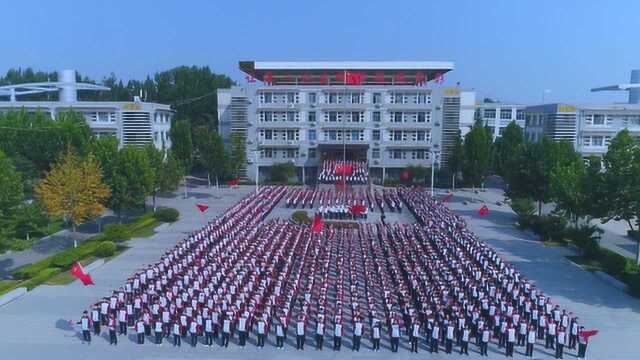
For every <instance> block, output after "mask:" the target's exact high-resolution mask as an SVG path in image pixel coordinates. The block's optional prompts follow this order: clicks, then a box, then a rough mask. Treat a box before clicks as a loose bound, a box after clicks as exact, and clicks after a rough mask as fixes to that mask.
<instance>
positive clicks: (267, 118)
mask: <svg viewBox="0 0 640 360" xmlns="http://www.w3.org/2000/svg"><path fill="white" fill-rule="evenodd" d="M264 121H267V122H271V121H273V113H272V112H271V111H266V112H265V113H264Z"/></svg>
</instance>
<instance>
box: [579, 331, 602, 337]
mask: <svg viewBox="0 0 640 360" xmlns="http://www.w3.org/2000/svg"><path fill="white" fill-rule="evenodd" d="M597 334H598V330H596V329H593V330H583V331H580V332H579V333H578V335H580V336H582V337H586V338H588V337H591V336H594V335H597Z"/></svg>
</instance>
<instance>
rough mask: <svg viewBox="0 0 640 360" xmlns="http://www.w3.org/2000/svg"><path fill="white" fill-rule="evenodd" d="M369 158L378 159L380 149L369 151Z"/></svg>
mask: <svg viewBox="0 0 640 360" xmlns="http://www.w3.org/2000/svg"><path fill="white" fill-rule="evenodd" d="M371 157H372V158H374V159H380V149H373V150H371Z"/></svg>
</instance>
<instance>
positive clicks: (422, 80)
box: [416, 71, 427, 86]
mask: <svg viewBox="0 0 640 360" xmlns="http://www.w3.org/2000/svg"><path fill="white" fill-rule="evenodd" d="M426 82H427V78H426V76H424V73H423V72H422V71H418V72H417V73H416V85H418V86H422V85H424V84H425V83H426Z"/></svg>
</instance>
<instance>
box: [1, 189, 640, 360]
mask: <svg viewBox="0 0 640 360" xmlns="http://www.w3.org/2000/svg"><path fill="white" fill-rule="evenodd" d="M253 190H254V188H253V187H240V188H238V189H207V188H206V187H199V188H194V189H191V191H190V193H189V198H187V199H183V198H182V196H180V195H177V196H176V197H174V198H163V199H160V201H159V203H160V205H165V206H170V207H174V208H177V209H178V210H179V211H180V213H181V218H180V220H179V221H177V222H176V223H174V224H165V225H162V226H160V227H159V228H157V229H156V231H157V234H156V235H154V236H152V237H149V238H145V239H133V240H131V241H130V242H129V246H131V248H130V249H129V250H128V251H126V252H125V253H123V254H122V255H120V256H118V257H117V258H115V259H114V260H112V261H110V262H108V263H106V264H105V265H103V266H101V267H99V268H97V269H95V270H93V271H92V273H91V275H92V277H93V278H94V280H95V283H96V286H89V287H84V286H83V285H82V284H81V283H80V282H78V281H76V282H73V283H71V284H69V285H66V286H46V285H45V286H40V287H38V288H36V289H34V290H33V291H31V292H29V293H28V294H27V295H25V296H24V297H22V298H20V299H18V300H16V301H14V302H12V303H9V304H7V305H5V306H2V307H0V324H2V326H0V349H2V351H3V355H2V358H6V359H65V360H66V359H88V358H91V359H113V358H114V357H116V358H118V359H205V358H216V359H217V358H220V359H246V358H252V357H255V356H262V357H267V358H273V359H276V358H277V359H300V358H309V357H311V358H314V359H324V358H326V359H330V358H331V359H333V358H340V359H347V358H372V359H373V358H376V359H382V358H387V357H393V358H398V359H407V358H416V359H417V358H423V357H429V358H434V359H438V358H442V359H444V358H450V357H459V355H457V353H456V354H453V355H447V354H445V353H443V352H441V353H439V354H433V355H431V354H428V352H427V350H426V348H425V347H424V345H423V347H422V348H421V349H420V353H418V354H417V355H416V354H411V353H410V352H409V345H408V342H407V341H406V337H403V339H402V342H401V349H400V351H399V352H398V353H391V352H390V351H389V349H388V343H383V349H382V351H381V352H379V353H373V352H371V351H370V350H369V342H368V341H366V340H364V338H363V347H362V350H361V351H360V352H359V353H354V352H352V351H351V350H350V349H348V345H347V346H346V347H343V349H342V351H341V352H339V353H338V352H333V351H331V350H330V349H327V348H325V350H324V351H316V350H315V349H314V348H313V346H312V344H311V339H310V338H311V337H310V336H307V345H308V346H307V348H306V350H305V351H304V353H301V352H299V351H296V350H295V337H294V336H293V335H290V336H289V337H288V340H287V345H285V348H284V349H283V350H277V349H276V348H275V347H274V339H273V337H272V336H271V337H270V338H269V339H268V341H267V344H266V347H265V348H264V349H262V350H260V349H258V348H257V347H255V346H254V345H255V338H253V337H252V339H251V341H250V342H249V346H247V347H246V348H240V347H238V346H237V345H235V344H232V345H230V346H229V348H226V349H221V348H220V347H218V346H215V345H214V347H212V348H208V347H205V346H202V345H199V346H198V347H196V348H195V349H194V348H191V347H189V346H188V345H187V344H183V346H182V347H181V348H174V347H173V346H171V345H169V344H168V343H165V344H164V345H162V346H161V347H158V346H156V345H153V344H150V343H149V342H147V343H146V344H145V345H137V344H136V339H135V334H131V333H130V334H129V337H128V338H125V337H124V336H120V339H119V344H118V346H117V347H113V346H109V342H108V338H107V335H106V332H103V335H102V337H103V338H102V339H94V341H93V342H92V343H91V345H86V344H82V342H81V335H80V334H79V332H78V327H77V326H73V327H72V326H71V325H69V323H68V320H69V319H74V320H76V321H77V320H78V319H79V315H80V314H81V312H82V310H85V309H87V308H88V306H89V305H90V304H92V303H94V302H95V301H96V300H97V299H99V298H101V297H102V296H105V295H108V294H110V293H111V291H112V290H113V289H114V288H118V287H120V286H122V285H123V284H124V282H125V279H126V278H128V277H129V276H130V275H131V274H132V273H134V272H135V271H137V270H139V269H141V268H143V267H146V265H147V264H150V263H152V262H155V261H157V260H158V259H159V258H160V256H161V255H162V254H163V253H164V252H165V251H166V250H167V249H169V248H171V247H173V245H175V243H176V242H177V241H178V240H179V239H181V238H183V237H184V236H185V234H187V233H189V232H190V231H192V230H195V229H198V228H200V226H202V225H203V224H204V223H205V222H206V220H207V219H208V218H209V217H213V216H215V215H217V214H219V213H221V212H222V211H223V210H225V209H226V208H228V207H230V206H231V205H232V204H234V203H236V202H237V201H238V200H239V199H240V198H241V197H243V196H245V195H246V194H248V193H249V192H251V191H253ZM479 199H481V200H486V201H487V203H488V206H489V209H490V214H489V216H487V217H479V216H478V215H477V213H476V212H477V208H478V207H479V204H480V202H479V201H480V200H479ZM497 200H501V195H500V193H498V192H494V191H492V190H489V191H487V192H482V193H480V194H473V193H471V192H468V191H458V192H456V196H454V197H453V199H452V201H451V202H450V205H449V206H450V207H451V209H453V210H455V211H456V212H457V213H458V214H460V215H462V216H464V217H465V218H466V219H467V220H468V226H469V227H470V228H471V230H473V231H474V232H476V233H477V234H478V235H479V236H480V238H481V239H483V240H484V241H486V242H487V243H488V244H490V245H491V246H492V247H494V249H496V250H497V251H498V252H499V253H500V254H501V255H502V256H503V257H504V258H505V260H507V261H509V262H512V263H514V264H515V265H516V267H517V268H518V269H519V270H520V271H521V272H522V273H523V274H524V275H526V276H527V277H528V278H529V279H531V280H533V281H534V282H535V283H536V284H537V286H538V287H539V288H540V289H541V290H542V291H544V292H545V293H546V294H548V295H549V296H551V298H552V300H553V302H555V303H558V304H560V306H561V307H562V308H567V309H569V310H570V311H573V312H574V313H576V314H577V315H578V316H579V317H580V320H581V323H582V324H585V326H586V327H587V328H596V329H599V330H600V334H598V335H597V336H596V337H593V338H591V343H590V345H589V350H588V353H587V354H588V355H587V358H588V359H634V358H636V357H637V349H636V347H635V343H634V340H636V339H637V338H639V336H640V325H639V324H640V301H639V300H637V299H635V298H632V297H630V296H629V295H627V294H625V293H623V292H621V291H620V290H617V289H616V288H615V287H613V286H611V285H609V284H608V283H606V282H603V281H602V280H600V279H599V278H597V277H595V276H594V275H592V274H591V273H589V272H586V271H583V270H582V269H580V268H578V267H577V266H575V265H573V264H572V263H571V262H569V261H568V260H567V259H566V258H565V256H566V255H569V254H570V250H569V249H566V248H558V247H546V246H543V245H541V244H540V243H539V242H537V241H535V240H534V237H533V235H531V234H528V233H524V232H521V231H518V230H516V229H515V228H514V227H513V216H514V215H513V213H512V212H511V211H510V210H509V209H508V208H507V207H506V206H504V205H503V206H497V205H494V204H495V202H496V201H497ZM463 201H467V204H466V205H465V204H463ZM198 202H199V203H206V204H208V205H209V206H210V209H209V210H208V212H207V213H206V215H207V217H206V218H205V217H204V216H202V215H200V214H199V213H198V212H197V210H196V209H195V203H198ZM291 212H292V210H291V209H285V208H284V207H283V206H282V204H280V205H279V206H278V207H277V208H276V209H274V212H273V213H272V214H271V216H280V217H286V216H289V215H290V213H291ZM403 214H404V213H403ZM388 220H390V221H395V220H398V221H408V220H410V219H408V217H407V218H405V217H404V215H403V216H402V217H398V218H397V219H388ZM290 331H291V329H290ZM345 340H346V339H345ZM469 350H470V356H469V358H472V359H473V358H476V359H479V358H480V356H479V353H478V352H477V348H476V346H475V345H470V349H469ZM573 354H574V352H572V353H571V354H568V353H565V359H571V358H575V357H574V355H573ZM489 357H490V358H502V357H504V354H503V352H498V349H497V347H496V346H490V347H489ZM515 357H516V358H524V354H523V348H517V349H516V355H515ZM534 358H544V359H550V358H553V353H552V352H551V351H549V352H545V351H544V349H543V346H541V345H540V344H538V345H537V346H536V352H535V353H534Z"/></svg>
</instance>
